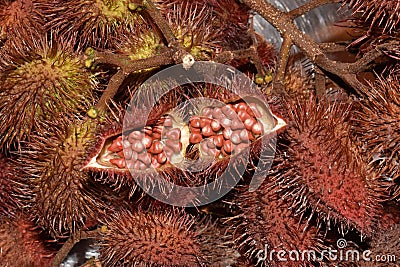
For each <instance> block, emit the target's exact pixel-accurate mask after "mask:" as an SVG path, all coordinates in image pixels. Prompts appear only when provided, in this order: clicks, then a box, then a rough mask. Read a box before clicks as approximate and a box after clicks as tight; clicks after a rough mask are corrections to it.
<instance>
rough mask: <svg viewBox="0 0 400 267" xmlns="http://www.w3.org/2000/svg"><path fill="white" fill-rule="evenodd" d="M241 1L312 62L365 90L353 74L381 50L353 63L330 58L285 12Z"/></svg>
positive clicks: (258, 2)
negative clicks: (287, 38) (286, 37)
mask: <svg viewBox="0 0 400 267" xmlns="http://www.w3.org/2000/svg"><path fill="white" fill-rule="evenodd" d="M243 1H244V2H245V3H246V4H247V6H249V7H250V8H251V9H253V10H254V11H256V12H257V13H259V14H260V15H261V16H262V17H263V18H264V19H266V20H267V21H268V22H269V23H271V24H272V25H273V26H274V27H275V28H276V29H277V30H278V31H279V33H280V34H281V35H282V36H286V35H287V36H288V37H290V38H291V40H292V41H293V43H294V44H295V45H296V46H298V47H299V48H300V49H301V50H302V51H303V52H304V54H305V55H306V56H307V57H308V58H309V59H310V60H311V61H312V62H313V63H314V64H316V65H317V66H319V67H320V68H322V69H324V70H326V71H328V72H330V73H332V74H335V75H337V76H338V77H340V78H341V79H342V80H343V81H344V82H345V83H347V84H348V85H350V86H352V87H353V89H354V90H355V91H356V92H360V90H362V89H364V90H365V86H363V85H362V83H361V82H360V81H358V80H357V78H356V76H355V75H354V74H355V73H357V72H359V71H360V67H363V68H365V63H367V64H368V63H370V62H371V61H372V60H374V59H376V58H377V57H378V56H380V55H382V52H380V51H379V50H376V52H372V53H371V54H369V55H368V56H366V57H364V58H363V59H360V60H359V61H357V62H354V63H343V62H337V61H333V60H330V59H329V58H327V56H326V55H325V54H324V51H323V50H322V49H321V48H320V46H319V44H318V43H317V42H315V41H314V40H313V39H311V38H310V37H309V36H307V35H306V34H305V33H303V32H302V31H300V30H299V29H298V28H297V27H296V25H295V24H294V23H293V21H292V20H291V18H290V17H289V16H288V15H287V14H286V13H284V12H282V11H281V10H279V9H277V8H276V7H274V6H273V5H271V4H270V3H268V2H266V1H263V0H243ZM350 74H353V75H350Z"/></svg>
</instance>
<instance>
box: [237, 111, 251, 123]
mask: <svg viewBox="0 0 400 267" xmlns="http://www.w3.org/2000/svg"><path fill="white" fill-rule="evenodd" d="M238 117H239V119H240V120H241V121H243V122H244V121H245V120H247V119H250V118H251V117H250V115H249V113H247V111H245V110H239V111H238Z"/></svg>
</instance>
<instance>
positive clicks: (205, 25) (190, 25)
mask: <svg viewBox="0 0 400 267" xmlns="http://www.w3.org/2000/svg"><path fill="white" fill-rule="evenodd" d="M157 7H158V8H159V9H160V12H161V13H162V14H163V15H164V17H165V18H166V21H167V23H168V25H169V27H170V28H171V30H172V31H173V34H174V35H175V37H176V38H177V40H178V41H179V42H180V44H181V45H182V47H183V48H184V49H186V50H187V51H188V52H189V53H191V54H192V55H193V56H194V57H195V58H196V59H197V60H207V59H208V60H209V59H212V58H213V57H215V54H217V53H219V52H220V51H221V49H222V48H221V46H220V41H219V38H220V37H221V35H223V32H222V31H221V29H220V28H218V27H215V25H214V23H210V21H213V22H214V21H216V20H217V19H218V18H217V17H216V16H214V14H213V10H212V8H211V7H210V6H209V5H207V4H205V3H201V1H194V2H193V1H159V2H158V3H157Z"/></svg>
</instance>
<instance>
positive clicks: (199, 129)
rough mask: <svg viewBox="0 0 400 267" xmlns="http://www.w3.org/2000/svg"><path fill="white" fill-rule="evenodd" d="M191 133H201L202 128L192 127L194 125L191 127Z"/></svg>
mask: <svg viewBox="0 0 400 267" xmlns="http://www.w3.org/2000/svg"><path fill="white" fill-rule="evenodd" d="M189 131H190V132H191V133H201V128H195V127H192V125H189Z"/></svg>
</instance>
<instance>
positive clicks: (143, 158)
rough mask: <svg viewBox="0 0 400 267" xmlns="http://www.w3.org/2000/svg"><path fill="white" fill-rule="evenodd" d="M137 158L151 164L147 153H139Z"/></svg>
mask: <svg viewBox="0 0 400 267" xmlns="http://www.w3.org/2000/svg"><path fill="white" fill-rule="evenodd" d="M138 160H140V161H141V162H143V163H144V164H145V165H146V166H149V165H150V164H151V156H150V154H149V153H140V154H139V155H138Z"/></svg>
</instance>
